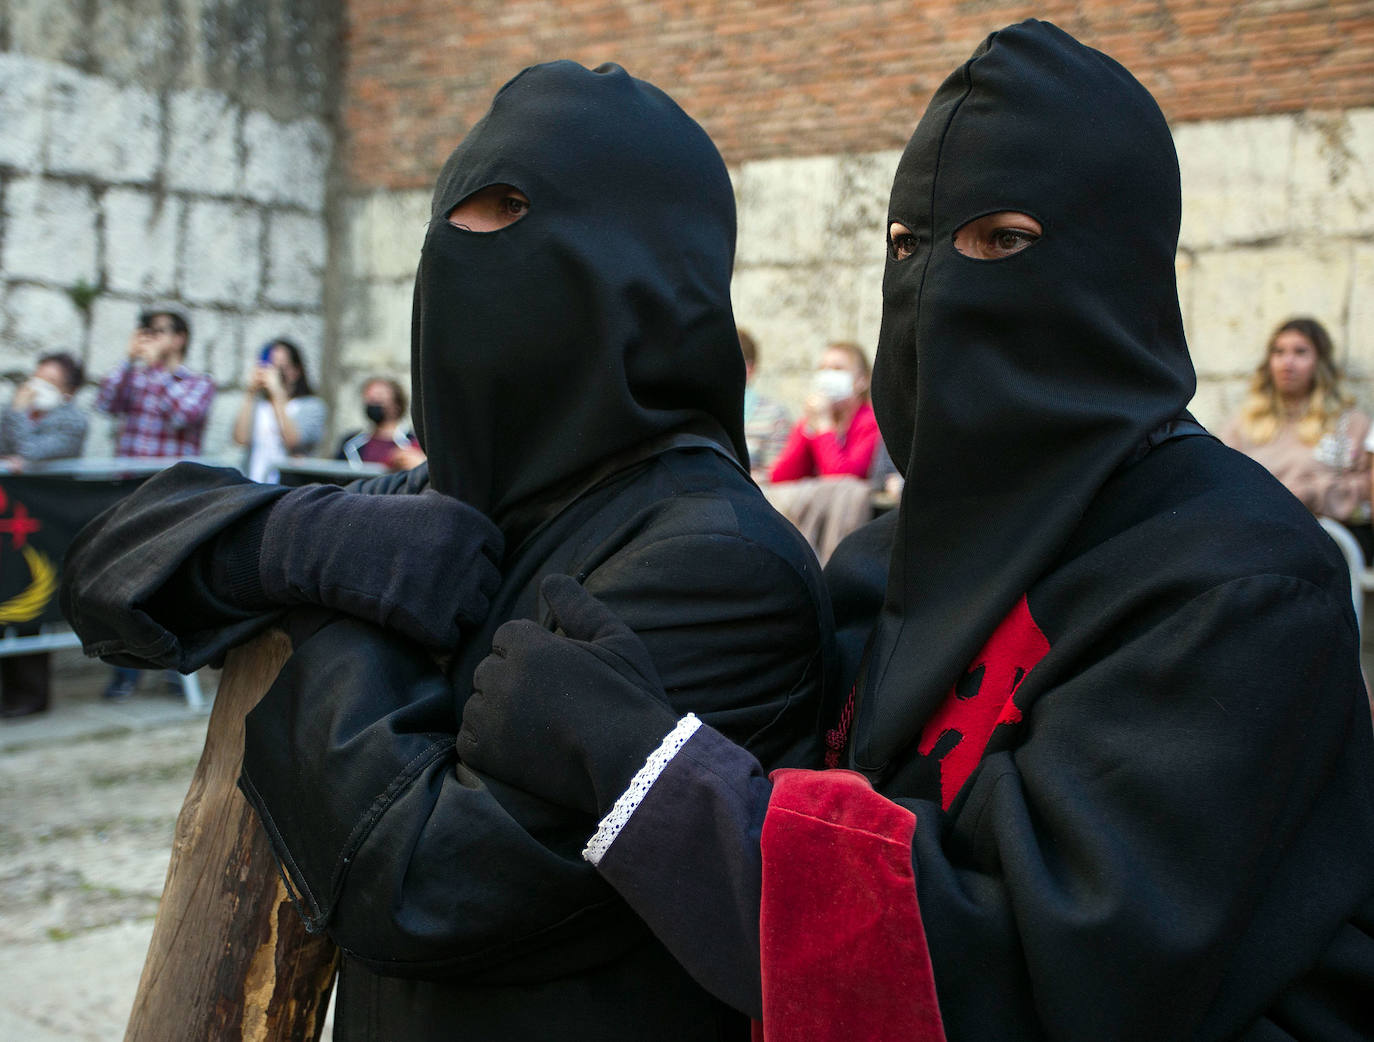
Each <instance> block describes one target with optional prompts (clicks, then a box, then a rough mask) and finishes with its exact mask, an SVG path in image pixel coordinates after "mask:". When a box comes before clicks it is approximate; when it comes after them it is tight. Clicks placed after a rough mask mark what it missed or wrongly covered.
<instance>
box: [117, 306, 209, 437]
mask: <svg viewBox="0 0 1374 1042" xmlns="http://www.w3.org/2000/svg"><path fill="white" fill-rule="evenodd" d="M190 336H191V331H190V328H189V327H188V326H187V324H186V319H185V318H184V317H182V316H181V315H179V314H177V313H176V312H174V311H147V312H144V313H143V314H142V315H140V316H139V320H138V328H137V329H135V330H134V333H133V336H132V337H131V338H130V340H129V358H128V360H127V361H124V362H121V363H120V364H119V365H118V366H116V367H115V369H114V370H113V372H111V373H110V374H109V375H108V376H106V377H105V379H104V380H102V381H101V383H100V393H99V395H98V396H97V397H96V400H95V407H96V408H97V409H99V410H100V411H101V412H103V413H108V414H109V415H111V416H121V417H123V418H124V422H123V425H122V426H121V427H120V430H119V437H118V441H117V444H116V449H115V451H116V453H117V454H118V455H120V456H140V457H149V456H152V457H159V456H196V455H199V454H200V442H201V437H202V435H203V434H204V433H205V420H206V417H208V416H209V414H210V403H211V401H213V400H214V397H215V385H214V382H213V381H212V380H211V379H210V377H209V376H208V375H207V374H205V373H195V372H192V371H191V370H190V369H188V368H186V365H185V361H184V360H185V358H186V345H187V342H188V341H189V340H190Z"/></svg>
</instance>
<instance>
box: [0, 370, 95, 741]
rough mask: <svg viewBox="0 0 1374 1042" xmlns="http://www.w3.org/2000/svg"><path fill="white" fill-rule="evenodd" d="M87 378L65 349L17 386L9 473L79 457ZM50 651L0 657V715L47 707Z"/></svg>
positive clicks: (0, 448)
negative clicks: (81, 398) (81, 395)
mask: <svg viewBox="0 0 1374 1042" xmlns="http://www.w3.org/2000/svg"><path fill="white" fill-rule="evenodd" d="M84 379H85V374H84V372H83V370H82V367H81V363H80V362H78V361H77V360H76V359H75V358H73V357H72V356H71V355H69V354H67V353H66V352H65V351H58V352H55V353H53V354H47V355H43V356H42V357H41V358H39V359H38V364H37V365H36V366H35V367H34V371H33V375H32V376H31V377H29V378H28V379H27V380H26V381H24V383H22V384H20V385H19V387H18V388H17V389H16V390H15V392H14V397H12V398H11V399H10V403H9V407H8V408H6V409H5V411H4V412H3V413H0V458H2V459H3V462H4V464H5V467H6V468H7V469H8V470H9V471H10V472H11V473H18V472H21V471H23V470H24V468H25V466H26V465H27V464H29V463H37V462H40V461H43V460H50V459H66V458H69V457H72V456H80V455H81V449H82V446H83V445H84V444H85V441H86V426H87V421H86V414H85V413H84V412H82V411H81V409H80V408H79V407H78V406H77V404H76V403H75V402H74V401H72V395H74V394H75V393H76V392H77V390H78V389H79V388H80V387H81V384H82V382H83V381H84ZM15 630H16V632H17V633H18V635H20V636H31V635H32V634H34V633H37V632H38V627H37V624H36V623H25V624H22V625H17V626H16V627H15ZM50 675H51V655H50V654H48V653H47V652H39V653H37V654H34V655H6V656H5V657H3V658H0V717H4V718H7V719H12V718H15V717H21V716H30V715H32V714H34V713H41V712H44V711H45V710H46V709H47V708H48V686H49V684H48V680H49V677H50Z"/></svg>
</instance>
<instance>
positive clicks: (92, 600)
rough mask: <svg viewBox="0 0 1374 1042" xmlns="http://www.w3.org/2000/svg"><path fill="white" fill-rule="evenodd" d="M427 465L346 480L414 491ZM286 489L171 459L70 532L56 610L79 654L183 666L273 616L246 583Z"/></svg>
mask: <svg viewBox="0 0 1374 1042" xmlns="http://www.w3.org/2000/svg"><path fill="white" fill-rule="evenodd" d="M426 484H427V472H426V471H425V469H424V468H422V467H418V468H416V469H415V470H414V471H406V472H402V473H398V474H385V475H381V476H379V477H375V478H371V479H367V480H365V481H359V482H355V483H354V484H353V485H352V486H350V487H349V490H350V491H356V492H361V493H366V494H373V495H384V494H393V493H411V492H419V491H421V490H423V489H424V487H425V486H426ZM290 491H291V490H290V489H287V488H283V487H281V486H279V485H266V484H258V483H256V482H253V481H250V480H249V479H248V478H246V477H244V475H243V474H242V473H240V472H239V471H237V470H235V469H233V468H230V467H207V466H203V465H201V464H197V463H178V464H176V465H175V466H172V467H169V468H168V469H167V470H165V471H162V472H161V473H159V474H156V475H154V476H153V477H151V478H149V479H148V480H147V481H146V482H144V483H143V484H142V485H140V486H139V487H138V488H137V489H136V490H135V491H134V492H133V493H131V494H130V495H129V496H127V497H126V498H124V499H123V500H121V501H120V502H119V503H117V504H116V505H115V506H113V507H111V508H110V509H109V510H107V511H106V512H105V513H103V514H101V515H100V516H99V517H97V518H96V519H95V520H93V521H92V522H91V523H90V524H89V525H87V526H86V527H85V528H83V529H82V530H81V532H80V533H78V535H77V537H76V539H75V540H73V542H72V545H71V547H70V548H69V549H68V551H67V556H66V559H65V561H64V563H63V568H62V589H61V604H62V612H63V614H64V615H65V616H66V618H67V621H68V622H70V623H71V625H72V628H73V629H74V630H75V631H76V632H77V634H78V635H79V636H80V637H81V641H82V647H83V649H84V650H85V652H86V654H88V655H99V656H100V657H102V658H104V659H105V660H106V661H109V662H113V663H115V664H117V665H125V666H137V667H141V668H153V667H163V668H171V669H176V670H180V671H181V672H183V673H189V672H191V671H192V670H195V669H198V668H200V667H201V666H203V665H206V664H218V663H219V662H220V661H222V660H223V658H224V655H225V653H226V652H227V651H228V650H229V649H230V648H232V647H234V646H235V645H238V644H242V643H243V642H244V641H246V640H248V639H249V638H250V637H252V636H254V635H255V634H256V633H258V632H260V631H261V630H263V629H265V628H266V627H267V626H268V625H271V624H272V623H273V622H275V621H278V620H280V619H281V618H282V617H283V614H284V613H283V609H281V608H280V607H278V606H276V605H273V604H271V603H269V602H268V601H266V600H265V599H264V598H263V597H262V595H261V587H260V585H259V584H258V583H257V581H256V569H257V555H258V549H259V547H260V546H261V544H262V535H263V529H264V526H265V524H266V521H267V514H268V513H269V512H270V510H271V508H272V505H273V504H275V503H276V502H277V501H278V500H279V499H280V498H281V497H282V496H284V495H287V494H288V493H289V492H290Z"/></svg>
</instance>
